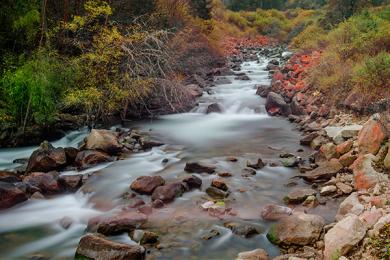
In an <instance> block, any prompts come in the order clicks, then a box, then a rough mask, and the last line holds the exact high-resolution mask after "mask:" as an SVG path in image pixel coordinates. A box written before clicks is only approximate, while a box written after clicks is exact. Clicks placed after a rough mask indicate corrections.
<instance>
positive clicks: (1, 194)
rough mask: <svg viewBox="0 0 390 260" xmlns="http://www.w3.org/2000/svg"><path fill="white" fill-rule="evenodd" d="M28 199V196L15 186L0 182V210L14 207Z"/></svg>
mask: <svg viewBox="0 0 390 260" xmlns="http://www.w3.org/2000/svg"><path fill="white" fill-rule="evenodd" d="M27 199H28V198H27V195H26V194H25V193H24V192H23V191H22V190H20V189H19V188H17V187H16V186H15V185H14V184H12V183H8V182H0V209H7V208H10V207H13V206H15V205H16V204H18V203H21V202H23V201H26V200H27Z"/></svg>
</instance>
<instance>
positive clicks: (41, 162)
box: [26, 141, 66, 172]
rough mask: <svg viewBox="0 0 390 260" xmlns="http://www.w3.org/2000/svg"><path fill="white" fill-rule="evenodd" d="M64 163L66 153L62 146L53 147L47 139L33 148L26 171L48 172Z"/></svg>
mask: <svg viewBox="0 0 390 260" xmlns="http://www.w3.org/2000/svg"><path fill="white" fill-rule="evenodd" d="M65 164H66V154H65V150H64V149H63V148H54V147H53V146H52V145H51V144H50V143H48V142H47V141H45V142H43V143H42V144H41V145H40V147H39V148H38V149H37V150H35V151H34V152H33V153H32V155H31V157H30V159H29V160H28V165H27V169H26V172H49V171H53V170H56V169H59V168H61V167H62V166H64V165H65Z"/></svg>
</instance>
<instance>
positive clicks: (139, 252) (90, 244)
mask: <svg viewBox="0 0 390 260" xmlns="http://www.w3.org/2000/svg"><path fill="white" fill-rule="evenodd" d="M145 252H146V250H145V249H144V248H143V247H142V246H138V245H127V244H122V243H117V242H113V241H110V240H108V239H106V238H105V237H103V236H99V235H95V234H87V235H85V236H84V237H82V238H81V240H80V242H79V245H78V247H77V250H76V257H75V259H84V258H85V259H96V260H103V259H104V260H114V259H115V260H119V259H123V260H124V259H128V260H141V259H144V258H145Z"/></svg>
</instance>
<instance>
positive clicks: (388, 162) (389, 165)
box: [383, 142, 390, 170]
mask: <svg viewBox="0 0 390 260" xmlns="http://www.w3.org/2000/svg"><path fill="white" fill-rule="evenodd" d="M387 147H388V149H387V154H386V156H385V159H384V160H383V165H384V166H385V168H386V169H388V170H390V149H389V147H390V142H388V143H387Z"/></svg>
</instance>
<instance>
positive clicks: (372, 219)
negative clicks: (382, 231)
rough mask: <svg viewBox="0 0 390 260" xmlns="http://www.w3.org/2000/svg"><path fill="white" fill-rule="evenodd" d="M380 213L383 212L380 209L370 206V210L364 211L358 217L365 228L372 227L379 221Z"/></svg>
mask: <svg viewBox="0 0 390 260" xmlns="http://www.w3.org/2000/svg"><path fill="white" fill-rule="evenodd" d="M382 215H383V214H382V211H381V210H380V209H377V208H375V207H372V208H371V209H370V210H368V211H364V212H363V213H362V214H361V215H360V216H359V219H360V220H361V221H362V222H363V223H364V225H365V226H366V227H367V229H369V228H372V227H373V226H374V225H375V224H376V223H377V222H378V221H379V219H380V218H381V217H382Z"/></svg>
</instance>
